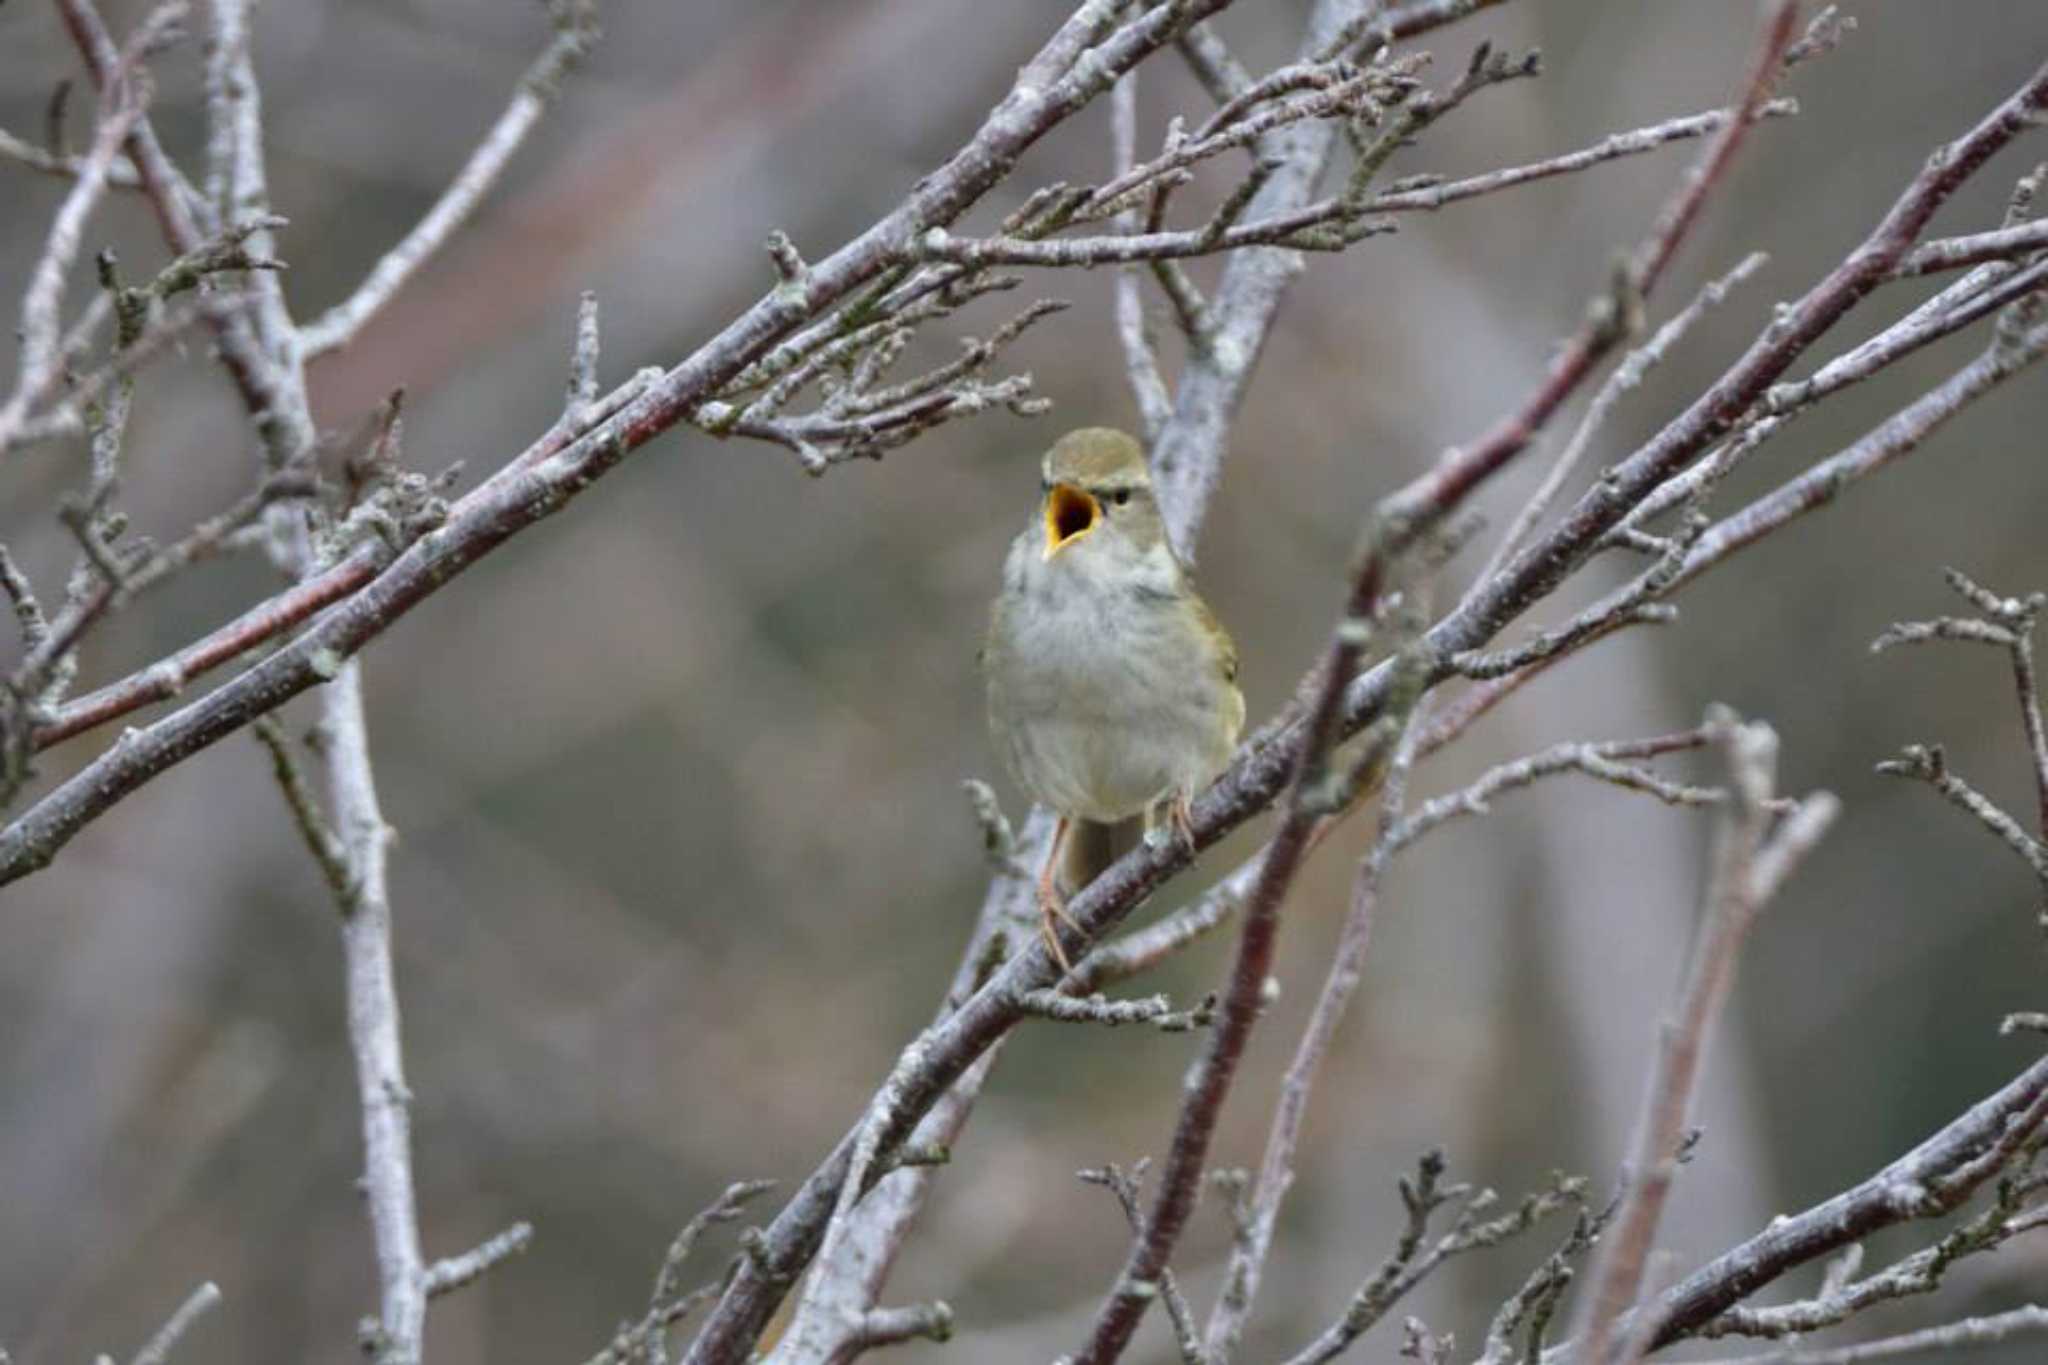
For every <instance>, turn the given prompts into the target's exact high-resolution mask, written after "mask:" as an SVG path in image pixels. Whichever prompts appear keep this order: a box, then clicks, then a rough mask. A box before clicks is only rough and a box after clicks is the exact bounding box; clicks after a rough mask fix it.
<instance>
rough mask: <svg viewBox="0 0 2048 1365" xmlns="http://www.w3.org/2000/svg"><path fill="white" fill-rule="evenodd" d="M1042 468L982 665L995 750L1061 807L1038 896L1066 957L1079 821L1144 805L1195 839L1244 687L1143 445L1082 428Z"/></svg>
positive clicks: (1049, 937)
mask: <svg viewBox="0 0 2048 1365" xmlns="http://www.w3.org/2000/svg"><path fill="white" fill-rule="evenodd" d="M1041 472H1042V476H1043V477H1042V482H1041V491H1040V498H1039V506H1038V511H1037V513H1036V515H1034V516H1033V518H1032V520H1031V524H1030V525H1029V526H1027V527H1026V528H1025V529H1024V531H1023V532H1022V534H1020V535H1019V536H1018V537H1017V538H1016V540H1015V541H1013V542H1011V545H1010V553H1009V556H1008V558H1007V559H1006V560H1005V561H1004V563H1003V586H1002V590H1001V591H1000V592H999V593H998V594H997V596H996V600H995V605H994V608H993V610H992V611H991V612H990V618H989V628H988V641H987V644H986V645H985V646H984V647H983V650H982V666H983V669H984V672H985V674H986V676H987V681H988V719H989V731H990V733H991V735H993V737H994V739H995V744H996V748H997V749H998V750H1000V751H1001V752H1002V755H1003V757H1004V759H1005V760H1006V761H1007V762H1008V763H1009V765H1010V770H1011V773H1012V774H1013V775H1014V776H1015V777H1016V779H1017V782H1018V784H1019V785H1020V786H1022V787H1023V788H1024V790H1025V791H1027V792H1029V793H1030V794H1031V795H1032V797H1034V798H1035V799H1037V800H1038V801H1040V802H1042V803H1043V804H1045V805H1046V806H1048V807H1050V808H1051V809H1052V810H1053V811H1055V812H1056V813H1057V814H1058V815H1059V825H1058V827H1057V828H1056V829H1055V831H1054V833H1053V840H1052V848H1051V850H1050V851H1049V853H1048V854H1047V856H1046V861H1045V867H1044V869H1043V870H1042V871H1041V872H1040V873H1039V877H1038V905H1039V913H1040V916H1041V924H1040V932H1041V933H1042V934H1043V935H1044V938H1045V943H1046V947H1047V949H1048V950H1049V951H1050V952H1051V954H1052V957H1053V960H1054V961H1055V962H1057V963H1059V965H1060V968H1061V970H1063V971H1064V970H1066V969H1067V968H1068V965H1069V964H1068V962H1067V955H1066V952H1065V951H1064V949H1062V947H1061V946H1060V939H1059V930H1058V921H1065V922H1066V923H1067V924H1068V925H1069V926H1071V927H1075V928H1078V926H1077V925H1074V921H1073V919H1072V917H1070V916H1069V915H1068V914H1067V912H1066V903H1065V900H1064V898H1063V896H1062V893H1061V891H1060V888H1059V886H1058V872H1059V868H1060V865H1061V856H1062V851H1063V850H1064V848H1065V847H1066V845H1067V841H1068V836H1069V833H1070V830H1071V828H1072V826H1073V824H1074V822H1075V821H1077V820H1085V821H1090V822H1096V823H1102V824H1109V823H1113V822H1116V821H1119V820H1127V819H1129V818H1131V817H1132V816H1135V815H1140V814H1142V815H1143V816H1144V817H1145V837H1146V839H1147V840H1148V841H1153V840H1156V839H1158V838H1162V837H1166V836H1167V834H1168V832H1169V831H1170V832H1171V834H1173V835H1177V836H1178V837H1179V838H1181V839H1182V840H1183V841H1184V842H1185V843H1187V844H1188V846H1189V847H1192V846H1193V831H1192V830H1191V829H1190V827H1189V824H1188V802H1189V800H1190V799H1191V798H1192V797H1193V796H1194V795H1195V793H1196V792H1198V791H1200V790H1201V789H1202V788H1203V787H1205V786H1207V785H1208V784H1209V782H1210V781H1212V780H1213V779H1214V778H1215V776H1216V775H1217V774H1218V773H1220V772H1221V771H1223V767H1224V765H1225V764H1226V763H1228V762H1229V761H1230V754H1231V750H1232V749H1233V748H1235V747H1236V744H1237V736H1238V732H1239V730H1241V729H1242V728H1243V726H1244V694H1243V693H1241V692H1240V691H1238V688H1237V647H1236V646H1235V645H1233V644H1232V643H1231V640H1230V635H1229V633H1228V632H1227V631H1225V630H1224V629H1223V627H1222V625H1221V624H1220V623H1219V622H1218V621H1217V620H1216V616H1215V613H1213V612H1211V611H1210V610H1209V607H1208V604H1207V603H1205V602H1204V601H1202V599H1201V597H1199V596H1198V595H1197V594H1196V592H1195V589H1194V586H1193V584H1192V583H1190V582H1189V580H1188V573H1187V570H1186V569H1185V568H1184V567H1183V566H1182V565H1181V562H1180V559H1179V558H1178V557H1177V556H1176V555H1175V554H1174V552H1173V546H1172V545H1171V544H1170V543H1169V542H1168V541H1167V538H1166V527H1165V524H1164V523H1163V522H1162V521H1161V520H1160V516H1159V503H1158V501H1157V500H1156V499H1155V498H1154V497H1153V493H1152V478H1151V474H1150V471H1149V470H1148V469H1147V468H1146V465H1145V452H1144V451H1143V450H1142V449H1141V448H1140V447H1139V445H1138V443H1137V442H1136V441H1135V440H1133V439H1132V438H1131V437H1129V436H1127V435H1125V434H1124V433H1123V432H1121V431H1116V430H1113V429H1111V428H1108V427H1085V428H1083V429H1081V430H1079V431H1072V432H1069V433H1067V434H1066V435H1065V436H1062V437H1061V438H1060V439H1059V441H1058V442H1057V443H1055V444H1054V446H1053V447H1052V449H1051V450H1050V451H1048V452H1046V456H1045V459H1044V462H1043V465H1042V469H1041ZM1099 870H1100V869H1099V868H1096V869H1091V870H1090V872H1091V874H1092V872H1093V871H1099ZM1072 889H1075V890H1078V889H1079V888H1078V887H1074V888H1072Z"/></svg>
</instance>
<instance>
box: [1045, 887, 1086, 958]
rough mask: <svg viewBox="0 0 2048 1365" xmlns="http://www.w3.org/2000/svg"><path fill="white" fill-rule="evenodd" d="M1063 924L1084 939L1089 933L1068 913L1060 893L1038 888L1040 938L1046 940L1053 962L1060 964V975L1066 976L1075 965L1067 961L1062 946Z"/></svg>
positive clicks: (1047, 888) (1050, 888)
mask: <svg viewBox="0 0 2048 1365" xmlns="http://www.w3.org/2000/svg"><path fill="white" fill-rule="evenodd" d="M1062 924H1064V925H1066V926H1067V928H1069V929H1072V930H1073V931H1074V932H1075V933H1077V934H1080V935H1082V936H1083V937H1084V938H1085V937H1086V935H1087V931H1086V930H1085V929H1083V928H1082V927H1081V925H1080V922H1079V921H1078V920H1076V919H1075V918H1074V917H1073V916H1072V915H1070V914H1068V913H1067V907H1066V904H1065V903H1064V902H1063V901H1062V900H1061V899H1060V893H1059V892H1058V891H1057V890H1056V889H1054V888H1053V887H1051V886H1044V885H1042V886H1040V887H1039V888H1038V936H1039V937H1040V938H1042V939H1044V940H1045V950H1046V952H1048V953H1050V954H1051V955H1052V960H1053V961H1054V962H1056V963H1058V964H1059V969H1060V974H1061V975H1062V976H1064V975H1065V974H1066V973H1068V972H1071V971H1073V970H1074V964H1073V963H1071V962H1069V961H1068V960H1067V950H1066V949H1065V948H1063V947H1061V946H1060V926H1061V925H1062Z"/></svg>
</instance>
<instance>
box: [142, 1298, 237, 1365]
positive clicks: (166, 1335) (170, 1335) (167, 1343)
mask: <svg viewBox="0 0 2048 1365" xmlns="http://www.w3.org/2000/svg"><path fill="white" fill-rule="evenodd" d="M219 1302H220V1286H218V1285H216V1284H213V1283H211V1282H210V1281H209V1282H208V1283H206V1284H202V1285H200V1286H199V1287H198V1288H197V1289H195V1290H193V1291H192V1293H191V1294H190V1295H189V1296H188V1297H187V1298H186V1300H185V1301H184V1302H183V1303H181V1304H179V1305H178V1310H177V1311H176V1312H175V1313H173V1314H171V1316H170V1317H169V1318H168V1319H167V1320H166V1321H165V1322H164V1325H163V1326H162V1327H159V1328H158V1329H157V1331H156V1335H155V1336H153V1337H151V1338H150V1339H149V1342H148V1344H146V1345H145V1346H144V1347H143V1348H142V1349H141V1350H139V1351H137V1352H136V1353H135V1360H134V1362H133V1365H164V1362H165V1361H167V1360H169V1359H170V1357H171V1352H172V1350H173V1349H175V1348H176V1347H177V1344H178V1342H179V1341H180V1340H181V1339H182V1338H183V1337H184V1335H185V1333H186V1332H188V1331H190V1330H191V1328H192V1324H193V1323H195V1322H197V1321H199V1319H200V1318H202V1317H204V1316H205V1315H206V1314H207V1312H208V1311H209V1310H211V1309H212V1308H213V1307H214V1306H215V1305H217V1304H218V1303H219Z"/></svg>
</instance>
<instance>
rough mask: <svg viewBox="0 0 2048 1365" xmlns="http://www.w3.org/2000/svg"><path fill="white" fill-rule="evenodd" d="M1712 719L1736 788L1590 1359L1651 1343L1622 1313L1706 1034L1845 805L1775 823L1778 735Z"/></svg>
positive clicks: (1599, 1299) (1644, 1124)
mask: <svg viewBox="0 0 2048 1365" xmlns="http://www.w3.org/2000/svg"><path fill="white" fill-rule="evenodd" d="M1708 728H1709V729H1710V730H1712V731H1713V732H1714V737H1715V739H1716V740H1717V741H1718V742H1719V743H1720V745H1721V747H1722V749H1723V752H1724V753H1725V755H1726V759H1727V764H1728V769H1729V776H1730V779H1731V781H1730V787H1731V789H1732V790H1733V791H1734V793H1735V797H1736V800H1735V802H1734V804H1733V806H1732V807H1731V808H1730V811H1729V815H1728V818H1727V820H1726V822H1725V824H1724V826H1723V828H1722V830H1721V833H1720V836H1719V847H1718V849H1717V851H1716V854H1715V858H1714V871H1713V878H1712V881H1711V882H1710V884H1709V887H1708V890H1707V893H1706V897H1705V906H1704V908H1703V910H1702V916H1703V927H1702V929H1701V931H1700V937H1699V942H1698V944H1697V946H1696V947H1695V949H1694V952H1693V956H1692V963H1691V965H1690V967H1688V968H1687V972H1686V981H1685V985H1684V987H1683V989H1682V990H1681V992H1680V994H1679V997H1678V1000H1677V1001H1676V1002H1675V1003H1674V1005H1673V1008H1672V1012H1671V1015H1670V1017H1669V1019H1668V1020H1667V1021H1666V1022H1665V1023H1664V1025H1663V1027H1662V1030H1661V1033H1660V1037H1659V1045H1658V1053H1657V1064H1656V1072H1655V1075H1654V1077H1653V1078H1652V1080H1651V1083H1650V1086H1649V1090H1648V1098H1647V1099H1646V1100H1645V1102H1644V1107H1643V1117H1642V1120H1641V1125H1640V1127H1639V1128H1638V1130H1637V1133H1636V1137H1635V1141H1634V1142H1633V1144H1632V1146H1631V1154H1630V1157H1629V1165H1628V1177H1627V1193H1626V1194H1625V1195H1624V1196H1623V1199H1622V1204H1621V1211H1620V1213H1619V1214H1618V1215H1617V1216H1616V1218H1615V1225H1614V1227H1613V1228H1612V1229H1611V1230H1610V1231H1609V1232H1608V1235H1607V1236H1606V1238H1605V1239H1603V1242H1602V1245H1601V1249H1600V1255H1599V1257H1598V1259H1597V1260H1596V1261H1595V1263H1594V1270H1593V1280H1592V1283H1591V1285H1590V1286H1589V1288H1588V1290H1587V1294H1586V1297H1585V1299H1583V1300H1582V1301H1581V1304H1580V1311H1579V1328H1578V1330H1577V1331H1576V1332H1575V1333H1574V1335H1575V1337H1576V1338H1577V1340H1578V1343H1579V1345H1578V1358H1579V1359H1580V1360H1582V1361H1584V1362H1586V1365H1607V1362H1608V1361H1609V1359H1610V1347H1611V1346H1620V1347H1621V1348H1622V1350H1621V1353H1620V1356H1619V1357H1618V1358H1619V1359H1620V1361H1621V1365H1634V1360H1635V1358H1636V1356H1637V1354H1638V1353H1639V1351H1640V1350H1641V1349H1642V1348H1643V1347H1644V1346H1645V1345H1646V1343H1643V1342H1640V1341H1638V1340H1637V1339H1636V1337H1635V1335H1634V1334H1633V1333H1632V1332H1631V1331H1630V1330H1629V1329H1628V1328H1627V1327H1625V1326H1623V1325H1621V1320H1622V1315H1623V1314H1624V1313H1625V1312H1626V1311H1627V1310H1628V1308H1629V1307H1630V1305H1631V1304H1633V1303H1634V1301H1635V1299H1636V1296H1637V1295H1638V1294H1639V1293H1640V1292H1641V1289H1642V1284H1643V1276H1644V1271H1645V1267H1646V1265H1647V1261H1648V1257H1649V1254H1650V1243H1651V1239H1652V1238H1653V1237H1654V1236H1655V1235H1656V1230H1657V1224H1658V1221H1659V1220H1660V1218H1661V1217H1662V1215H1663V1209H1664V1199H1665V1196H1666V1195H1667V1193H1668V1192H1669V1190H1670V1186H1671V1180H1672V1176H1673V1174H1674V1173H1675V1171H1676V1167H1677V1163H1678V1159H1679V1153H1680V1150H1681V1147H1682V1144H1683V1139H1684V1132H1685V1126H1686V1120H1687V1115H1688V1114H1689V1112H1690V1111H1691V1108H1692V1103H1693V1091H1694V1088H1695V1085H1696V1083H1697V1080H1698V1076H1699V1071H1700V1067H1701V1065H1702V1061H1703V1058H1704V1055H1705V1052H1706V1046H1707V1042H1708V1040H1709V1038H1710V1037H1711V1035H1712V1031H1713V1028H1714V1025H1715V1022H1716V1021H1717V1019H1718V1017H1719V1015H1720V1013H1721V1008H1722V1006H1723V1005H1724V1004H1725V1003H1726V1001H1727V998H1728V991H1729V988H1730V986H1731V985H1732V984H1733V981H1734V976H1735V964H1736V960H1737V958H1738V956H1739V955H1740V953H1741V949H1742V943H1743V940H1744V939H1745V938H1747V937H1748V934H1749V930H1750V926H1751V925H1752V924H1754V923H1755V921H1756V917H1757V915H1758V914H1759V913H1760V912H1761V911H1762V909H1763V907H1764V906H1765V905H1766V904H1767V903H1768V902H1769V901H1770V899H1771V897H1772V895H1773V894H1774V893H1775V892H1776V890H1777V888H1778V885H1779V884H1780V883H1781V882H1782V881H1783V879H1784V876H1785V875H1786V873H1787V872H1788V871H1789V870H1790V867H1791V865H1792V864H1793V863H1795V862H1797V861H1798V860H1799V859H1800V858H1801V857H1803V856H1804V855H1805V854H1806V853H1807V852H1808V851H1809V850H1810V849H1811V848H1812V847H1813V845H1814V844H1815V843H1816V842H1818V841H1819V839H1820V837H1821V835H1822V834H1823V833H1824V832H1825V831H1826V829H1827V827H1828V825H1829V824H1830V823H1831V822H1832V821H1833V819H1834V816H1835V813H1836V809H1837V803H1836V802H1835V800H1834V798H1833V797H1831V796H1829V795H1827V794H1826V793H1821V794H1818V795H1815V796H1810V797H1807V798H1806V799H1805V800H1804V801H1802V802H1800V804H1799V805H1798V806H1797V807H1796V808H1795V809H1794V810H1793V811H1792V812H1791V813H1790V814H1788V815H1787V816H1786V817H1785V819H1784V821H1783V823H1782V825H1781V826H1780V827H1779V828H1778V830H1777V831H1776V832H1775V833H1772V831H1771V829H1770V821H1771V803H1772V800H1773V798H1774V796H1775V794H1776V793H1775V790H1774V788H1775V784H1776V780H1777V752H1778V737H1777V735H1776V734H1774V733H1773V732H1772V731H1771V729H1770V727H1769V726H1767V725H1763V724H1760V723H1755V722H1743V721H1741V720H1738V719H1737V718H1736V717H1735V716H1733V715H1732V714H1729V713H1726V712H1721V713H1720V714H1710V715H1709V717H1708Z"/></svg>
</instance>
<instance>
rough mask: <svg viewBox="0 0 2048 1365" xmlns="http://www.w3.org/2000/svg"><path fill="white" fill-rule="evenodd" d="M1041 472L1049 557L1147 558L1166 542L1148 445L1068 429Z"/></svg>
mask: <svg viewBox="0 0 2048 1365" xmlns="http://www.w3.org/2000/svg"><path fill="white" fill-rule="evenodd" d="M1041 474H1042V487H1043V489H1044V499H1043V501H1042V503H1041V505H1040V508H1039V510H1040V514H1041V516H1042V518H1043V520H1044V523H1045V552H1044V556H1043V557H1044V559H1045V560H1046V562H1048V563H1050V562H1052V561H1053V560H1055V559H1060V558H1066V557H1074V558H1077V559H1083V560H1101V561H1104V562H1109V561H1116V560H1123V559H1127V558H1142V557H1144V556H1146V555H1149V554H1151V553H1153V552H1154V551H1155V549H1156V548H1157V547H1160V546H1163V545H1164V544H1165V542H1166V529H1165V527H1164V525H1163V524H1162V523H1161V522H1160V519H1159V503H1158V501H1157V500H1156V499H1155V498H1154V497H1153V496H1152V474H1151V471H1150V470H1149V469H1147V468H1146V465H1145V452H1144V449H1143V448H1142V447H1140V446H1139V444H1138V443H1137V442H1136V441H1135V440H1133V439H1131V438H1130V437H1129V436H1126V435H1125V434H1124V433H1123V432H1121V431H1117V430H1114V429H1113V428H1110V427H1083V428H1081V429H1080V430H1079V431H1070V432H1068V433H1067V434H1066V435H1065V436H1062V437H1060V439H1059V440H1058V442H1056V443H1055V444H1054V445H1053V448H1052V449H1051V450H1049V451H1047V452H1046V453H1045V460H1044V463H1043V464H1042V466H1041Z"/></svg>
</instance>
